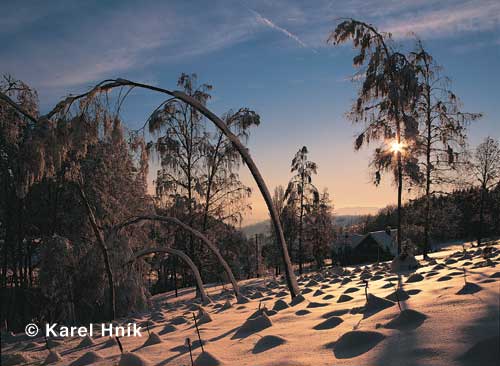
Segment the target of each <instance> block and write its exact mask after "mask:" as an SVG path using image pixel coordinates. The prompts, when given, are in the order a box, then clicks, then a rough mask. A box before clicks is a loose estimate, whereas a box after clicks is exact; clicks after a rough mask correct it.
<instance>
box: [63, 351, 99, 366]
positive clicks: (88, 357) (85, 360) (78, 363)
mask: <svg viewBox="0 0 500 366" xmlns="http://www.w3.org/2000/svg"><path fill="white" fill-rule="evenodd" d="M102 359H103V358H102V356H101V355H99V354H98V353H97V352H94V351H90V352H87V353H85V354H84V355H83V356H80V358H78V359H77V360H75V361H73V362H72V363H70V366H85V365H90V364H92V363H94V362H98V361H100V360H102Z"/></svg>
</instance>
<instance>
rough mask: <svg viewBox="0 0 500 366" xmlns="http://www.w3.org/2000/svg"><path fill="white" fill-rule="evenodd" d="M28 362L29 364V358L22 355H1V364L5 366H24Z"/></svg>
mask: <svg viewBox="0 0 500 366" xmlns="http://www.w3.org/2000/svg"><path fill="white" fill-rule="evenodd" d="M29 362H31V360H30V359H29V357H28V356H26V355H24V354H22V353H10V354H5V355H3V354H2V363H1V364H2V365H5V366H14V365H26V364H27V363H29Z"/></svg>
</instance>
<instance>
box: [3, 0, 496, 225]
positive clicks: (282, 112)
mask: <svg viewBox="0 0 500 366" xmlns="http://www.w3.org/2000/svg"><path fill="white" fill-rule="evenodd" d="M346 17H354V18H356V19H359V20H363V21H365V22H369V23H372V24H374V25H376V26H377V27H378V29H380V30H381V31H387V32H391V33H392V34H393V37H394V39H395V42H396V44H397V45H398V46H400V47H402V48H403V49H409V48H410V47H411V45H412V42H413V41H414V39H415V35H417V36H418V37H419V38H420V39H422V41H423V43H424V45H425V47H426V48H427V49H428V50H429V51H430V53H431V54H432V55H433V56H434V58H435V59H436V61H437V62H438V63H439V64H441V65H442V66H443V67H444V74H446V75H447V76H449V77H450V78H451V80H452V82H453V83H452V89H453V90H454V91H455V93H456V94H457V95H458V96H459V97H460V98H461V100H462V102H463V109H464V110H465V111H470V112H482V113H483V114H484V117H483V118H482V119H481V120H480V121H478V122H476V123H474V124H473V125H472V126H471V127H470V131H469V135H470V144H471V145H472V146H474V145H477V144H478V143H479V142H480V141H481V140H482V139H484V138H485V137H486V136H488V135H490V136H493V137H495V138H500V117H499V116H500V113H499V112H500V106H499V101H500V87H499V85H500V72H499V71H498V70H500V35H499V34H500V33H499V31H500V2H498V1H495V0H492V1H490V0H476V1H463V0H456V1H448V0H442V1H439V2H438V1H427V0H351V1H339V0H336V1H321V0H318V1H307V0H304V1H298V0H291V1H281V0H278V1H273V0H265V1H264V0H262V1H231V0H223V1H222V0H221V1H159V0H158V1H148V0H145V1H140V2H138V1H126V0H122V1H96V0H87V1H72V0H60V1H58V0H52V1H23V2H13V1H11V2H7V1H4V2H3V4H2V12H1V13H0V42H1V44H2V47H0V73H1V74H11V75H12V76H14V77H15V78H17V79H21V80H23V81H25V82H26V83H28V84H29V85H31V86H32V87H34V88H35V89H36V90H37V91H38V93H39V98H40V105H41V111H42V112H44V111H45V112H46V111H48V110H49V109H50V108H51V107H52V106H54V105H55V104H56V103H57V101H58V100H60V99H61V98H62V97H64V96H66V95H68V94H70V93H78V92H82V91H85V90H87V89H88V88H90V87H91V86H92V85H94V84H95V83H96V82H97V81H100V80H103V79H106V78H117V77H123V78H127V79H131V80H134V81H140V82H145V83H150V84H154V85H158V86H162V87H165V88H167V89H174V88H175V85H176V80H177V78H178V76H179V75H180V74H181V73H182V72H186V73H196V74H197V75H198V78H199V81H200V82H206V83H209V84H212V85H213V86H214V90H213V92H212V95H213V98H212V100H211V101H210V102H209V105H208V107H209V108H210V109H212V110H213V111H214V112H216V113H218V114H222V113H224V112H226V111H228V110H229V109H237V108H240V107H249V108H251V109H253V110H255V111H256V112H257V113H259V114H260V116H261V125H260V126H259V127H257V128H255V129H254V130H253V131H252V133H251V137H250V140H249V142H248V146H249V149H250V152H251V154H252V157H253V158H254V160H255V161H256V163H257V165H258V167H259V168H260V169H261V173H262V174H263V176H264V179H265V180H266V183H267V185H268V187H269V188H270V190H272V189H273V188H274V187H275V186H277V185H279V184H281V185H286V184H287V181H288V180H289V178H290V177H291V174H290V167H289V166H290V162H291V159H292V158H293V155H294V154H295V152H296V151H297V150H298V149H299V148H301V147H302V146H304V145H305V146H307V147H308V149H309V152H310V153H309V158H310V160H312V161H315V162H316V163H317V164H318V167H319V169H318V175H317V176H315V177H314V178H313V179H314V183H315V184H316V186H318V187H319V188H320V189H323V188H327V189H328V191H329V193H330V196H331V198H332V201H333V204H334V206H335V207H336V208H337V209H341V208H349V207H383V206H386V205H387V204H390V203H393V202H395V200H396V190H395V187H394V186H393V185H391V183H390V179H389V177H386V178H385V179H384V180H383V183H382V184H381V185H380V186H379V187H375V186H374V185H373V184H372V178H371V177H370V175H369V170H368V161H369V157H370V156H371V154H372V152H373V146H372V147H368V148H365V149H363V150H362V151H358V152H355V151H354V149H353V141H354V137H355V136H356V132H357V131H359V129H360V128H361V127H360V126H356V125H352V124H351V123H350V122H349V121H348V120H347V119H346V116H345V113H346V112H347V111H348V110H349V109H350V106H351V103H352V102H353V100H354V98H355V96H356V84H353V83H352V82H351V77H352V75H353V74H354V73H355V71H356V70H355V69H354V68H353V66H352V58H353V56H354V55H355V53H354V50H353V49H352V47H351V45H343V46H336V47H334V46H331V45H328V44H327V43H326V39H327V38H328V34H329V32H331V31H332V30H333V29H334V28H335V25H336V24H337V23H338V22H339V19H341V18H346ZM161 101H162V98H161V97H160V96H159V95H155V94H152V93H150V92H146V91H138V92H134V93H133V94H132V95H131V96H130V97H129V99H128V102H127V104H126V105H125V107H124V109H123V110H122V117H123V119H124V121H125V123H126V124H127V126H129V127H130V128H137V127H138V126H141V125H143V123H144V121H145V120H146V118H147V116H148V115H149V113H150V112H151V111H152V110H153V109H154V108H155V107H156V106H157V105H158V104H159V103H161ZM151 170H152V171H154V170H155V169H154V166H153V169H151ZM240 174H241V177H242V180H243V181H244V183H246V184H247V185H249V186H250V187H252V188H253V195H252V199H251V201H252V206H253V209H252V212H251V213H249V214H247V215H246V216H245V219H244V223H243V224H250V223H253V222H257V221H260V220H263V219H266V218H267V211H266V208H265V204H264V202H263V200H262V198H261V196H260V193H259V192H258V190H257V188H256V186H255V184H254V183H253V180H252V179H251V176H250V174H249V173H248V171H247V170H246V168H245V167H243V168H242V170H241V172H240ZM151 179H152V177H151Z"/></svg>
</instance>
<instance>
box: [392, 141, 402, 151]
mask: <svg viewBox="0 0 500 366" xmlns="http://www.w3.org/2000/svg"><path fill="white" fill-rule="evenodd" d="M391 151H392V152H394V153H398V152H402V151H403V144H402V143H400V142H397V141H393V142H392V143H391Z"/></svg>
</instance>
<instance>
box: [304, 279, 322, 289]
mask: <svg viewBox="0 0 500 366" xmlns="http://www.w3.org/2000/svg"><path fill="white" fill-rule="evenodd" d="M318 285H319V283H318V282H316V281H315V280H310V281H309V282H308V283H306V285H305V287H314V286H318Z"/></svg>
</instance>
